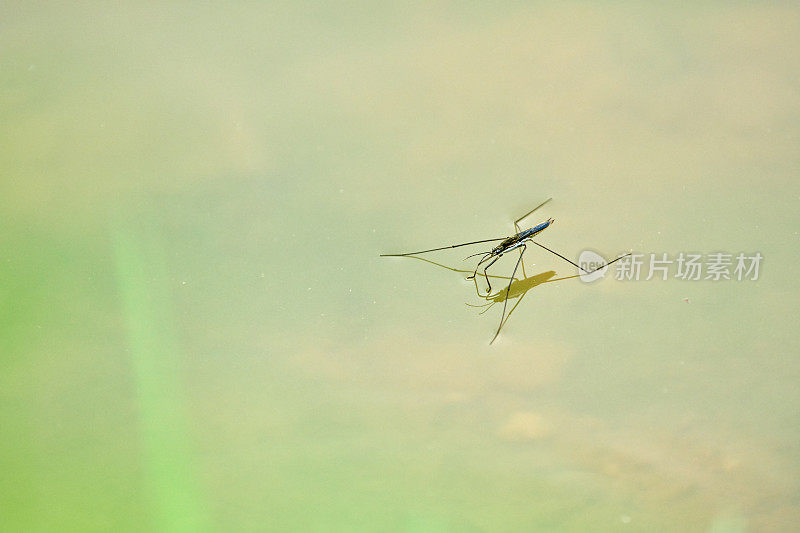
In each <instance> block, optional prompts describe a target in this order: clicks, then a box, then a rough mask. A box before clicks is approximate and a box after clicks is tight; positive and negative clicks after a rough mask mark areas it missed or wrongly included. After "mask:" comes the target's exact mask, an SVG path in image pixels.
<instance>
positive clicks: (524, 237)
mask: <svg viewBox="0 0 800 533" xmlns="http://www.w3.org/2000/svg"><path fill="white" fill-rule="evenodd" d="M550 200H552V198H548V199H547V200H545V201H544V202H542V203H541V204H539V205H538V206H536V207H534V208H533V209H531V210H530V211H528V212H527V213H525V214H524V215H523V216H521V217H519V218H518V219H516V220H515V221H514V229H515V230H516V233H515V234H514V235H511V236H510V237H499V238H495V239H483V240H480V241H472V242H465V243H461V244H453V245H450V246H442V247H439V248H430V249H428V250H421V251H418V252H406V253H402V254H381V257H414V258H415V259H420V260H422V261H426V262H428V263H432V264H435V265H438V266H441V267H444V268H447V269H450V270H454V271H456V272H467V271H462V270H458V269H453V268H450V267H446V266H444V265H440V264H439V263H434V262H433V261H429V260H427V259H423V258H421V257H415V256H417V255H419V254H425V253H429V252H436V251H439V250H447V249H450V248H459V247H461V246H470V245H473V244H481V243H485V242H496V241H502V242H501V243H500V244H498V245H497V246H495V247H494V248H492V249H491V250H489V251H488V252H479V253H477V254H472V255H470V256H467V257H466V258H465V260H466V259H469V258H470V257H476V256H481V258H480V260H479V261H478V264H477V265H476V266H475V269H474V270H473V271H472V272H471V274H470V275H469V276H467V279H472V280H475V290H476V292H477V293H478V296H479V297H481V298H484V299H487V300H491V301H489V302H488V303H487V304H483V305H486V306H488V308H491V307H492V306H493V305H494V304H495V303H500V300H502V301H503V313H502V315H501V316H500V325H499V326H498V327H497V331H496V332H495V334H494V337H492V340H491V341H490V342H489V344H492V343H494V341H495V340H496V339H497V336H498V335H499V334H500V330H501V329H502V328H503V325H504V324H505V323H506V321H507V320H508V317H510V316H511V313H513V312H514V310H515V309H516V308H517V306H518V305H519V303H520V302H521V301H522V297H523V296H524V295H525V294H527V292H528V290H530V289H531V288H533V287H535V286H537V285H541V284H542V283H545V282H547V281H557V280H551V279H549V278H552V277H553V276H555V272H552V271H551V272H552V274H551V273H550V272H543V273H541V274H538V275H537V276H533V277H531V278H528V277H527V275H526V274H525V265H524V263H523V260H522V258H523V256H524V255H525V251H526V250H527V245H528V243H533V244H535V245H536V246H539V247H540V248H543V249H545V250H547V251H548V252H550V253H551V254H554V255H556V256H558V257H560V258H561V259H563V260H564V261H566V262H568V263H569V264H571V265H573V266H574V267H576V268H577V269H578V270H580V271H581V272H582V274H578V275H577V276H569V277H570V278H571V277H578V276H581V275H588V274H592V273H594V272H597V271H598V270H601V269H603V268H606V267H607V266H608V265H610V264H612V263H615V262H616V261H619V260H620V259H623V258H624V257H627V256H629V255H630V254H624V255H621V256H619V257H617V258H616V259H614V260H613V261H609V262H607V263H605V264H603V265H601V266H599V267H597V268H595V269H593V270H586V269H585V268H583V267H581V266H580V265H578V264H577V263H575V262H573V261H570V260H569V259H567V258H566V257H564V256H563V255H561V254H560V253H558V252H556V251H554V250H551V249H550V248H548V247H547V246H545V245H543V244H541V243H538V242H536V241H534V240H533V238H534V237H535V236H537V235H538V234H539V233H541V232H542V231H544V230H545V229H547V228H548V227H549V226H550V225H551V224H552V223H553V222H554V220H553V219H552V218H550V219H548V220H546V221H545V222H542V223H541V224H537V225H536V226H533V227H530V228H528V229H525V230H523V229H521V228H520V226H519V223H520V222H521V221H523V220H524V219H526V218H527V217H528V216H530V215H531V214H533V212H535V211H536V210H537V209H539V208H541V207H542V206H543V205H545V204H546V203H547V202H549V201H550ZM516 249H519V251H520V252H519V258H518V259H517V262H516V264H515V265H514V270H513V272H512V273H511V276H510V277H508V278H506V277H505V276H490V275H489V272H488V270H489V267H491V266H492V265H493V264H494V263H495V262H497V260H498V259H500V258H501V257H502V256H503V254H505V253H507V252H510V251H512V250H516ZM487 262H488V264H486V266H485V267H484V268H483V277H484V278H485V279H486V285H487V287H488V289H487V291H486V294H485V295H482V294H481V293H480V289H478V282H477V276H478V269H480V267H481V266H482V265H483V264H484V263H487ZM520 264H522V273H523V277H524V279H522V280H518V279H517V278H516V277H515V276H516V274H517V270H518V269H519V266H520ZM545 275H547V279H545ZM490 277H500V278H503V279H508V280H509V282H508V287H506V289H505V290H503V291H500V292H498V293H497V294H494V295H493V294H492V284H491V282H490V281H489V278H490ZM559 279H568V278H559ZM515 282H516V283H517V284H518V287H517V288H516V289H515V288H514V284H515ZM526 286H527V287H528V288H527V289H524V290H523V287H526ZM517 297H518V298H519V300H517V303H516V304H514V307H513V308H512V309H511V312H510V313H508V315H506V310H507V308H508V299H509V298H517ZM481 307H482V306H481ZM488 308H487V310H488ZM484 312H485V311H484Z"/></svg>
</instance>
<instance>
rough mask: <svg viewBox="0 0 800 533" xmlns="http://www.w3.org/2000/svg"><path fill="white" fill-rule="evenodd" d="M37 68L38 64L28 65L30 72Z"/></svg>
mask: <svg viewBox="0 0 800 533" xmlns="http://www.w3.org/2000/svg"><path fill="white" fill-rule="evenodd" d="M34 70H36V65H28V72H33V71H34Z"/></svg>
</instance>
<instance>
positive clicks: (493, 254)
mask: <svg viewBox="0 0 800 533" xmlns="http://www.w3.org/2000/svg"><path fill="white" fill-rule="evenodd" d="M548 201H549V200H548ZM545 203H547V202H545ZM542 205H544V204H542ZM540 207H541V206H540ZM537 209H538V208H537ZM528 214H530V213H528ZM525 216H528V215H527V214H526V215H525ZM523 218H525V217H522V218H519V219H517V221H516V222H514V225H515V226H517V224H518V222H519V221H520V220H522V219H523ZM553 222H554V220H553V219H552V218H549V219H547V220H546V221H544V222H542V223H541V224H537V225H536V226H534V227H532V228H528V229H526V230H523V231H520V232H519V233H516V234H514V235H512V236H511V237H507V238H505V239H503V242H501V243H500V244H498V245H497V246H495V247H494V248H492V249H491V250H490V251H489V252H486V253H483V252H481V253H478V254H475V255H481V254H483V257H482V258H481V260H480V261H478V264H477V265H476V266H475V271H474V272H473V273H472V275H471V276H468V277H467V279H474V278H475V276H476V275H477V273H478V269H479V268H480V267H481V265H482V264H483V263H484V262H485V261H489V260H490V259H491V262H490V263H489V264H488V265H486V267H485V268H484V269H483V275H484V277H485V278H486V284H487V285H488V287H489V290H488V291H487V292H486V294H487V295H488V294H489V293H491V292H492V284H491V282H490V281H489V276H488V273H487V270H489V267H490V266H492V265H493V264H494V263H495V261H497V260H498V259H500V258H501V257H503V254H505V253H506V252H510V251H511V250H516V249H517V248H520V247H521V248H522V252H521V253H525V246H526V243H528V242H532V241H531V239H533V238H534V237H535V236H536V235H538V234H539V233H541V232H543V231H544V230H546V229H547V228H548V227H550V224H552V223H553ZM517 229H519V226H517ZM534 244H538V243H534ZM540 246H541V245H540ZM553 253H555V252H553ZM475 255H471V256H469V257H474V256H475ZM556 255H558V254H556ZM469 257H467V259H469ZM565 259H566V258H565ZM567 260H568V259H567ZM568 261H569V260H568ZM573 264H574V263H573ZM575 266H578V265H575ZM578 268H580V267H578Z"/></svg>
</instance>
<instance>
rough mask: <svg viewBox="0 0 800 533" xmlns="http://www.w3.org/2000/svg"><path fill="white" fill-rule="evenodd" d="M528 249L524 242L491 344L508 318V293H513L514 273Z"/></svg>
mask: <svg viewBox="0 0 800 533" xmlns="http://www.w3.org/2000/svg"><path fill="white" fill-rule="evenodd" d="M527 249H528V247H527V245H525V244H523V245H522V248H521V251H520V253H519V259H517V264H516V265H515V266H514V272H512V273H511V281H509V282H508V288H507V289H506V299H505V300H503V314H502V315H500V325H499V326H497V332H496V333H495V334H494V337H492V340H491V342H489V344H492V343H493V342H494V340H495V339H496V338H497V336H498V335H500V330H501V329H502V328H503V321H504V320H505V318H506V307H507V306H508V295H509V294H511V284H512V283H513V282H514V274H516V273H517V268H519V264H520V263H521V262H522V256H523V255H525V250H527ZM515 307H516V306H515Z"/></svg>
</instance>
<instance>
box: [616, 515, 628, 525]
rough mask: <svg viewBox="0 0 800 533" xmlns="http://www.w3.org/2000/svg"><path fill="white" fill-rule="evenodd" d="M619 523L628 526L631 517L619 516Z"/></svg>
mask: <svg viewBox="0 0 800 533" xmlns="http://www.w3.org/2000/svg"><path fill="white" fill-rule="evenodd" d="M619 521H620V522H622V523H623V524H630V523H631V517H630V516H628V515H626V514H624V515H621V516H620V517H619Z"/></svg>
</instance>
